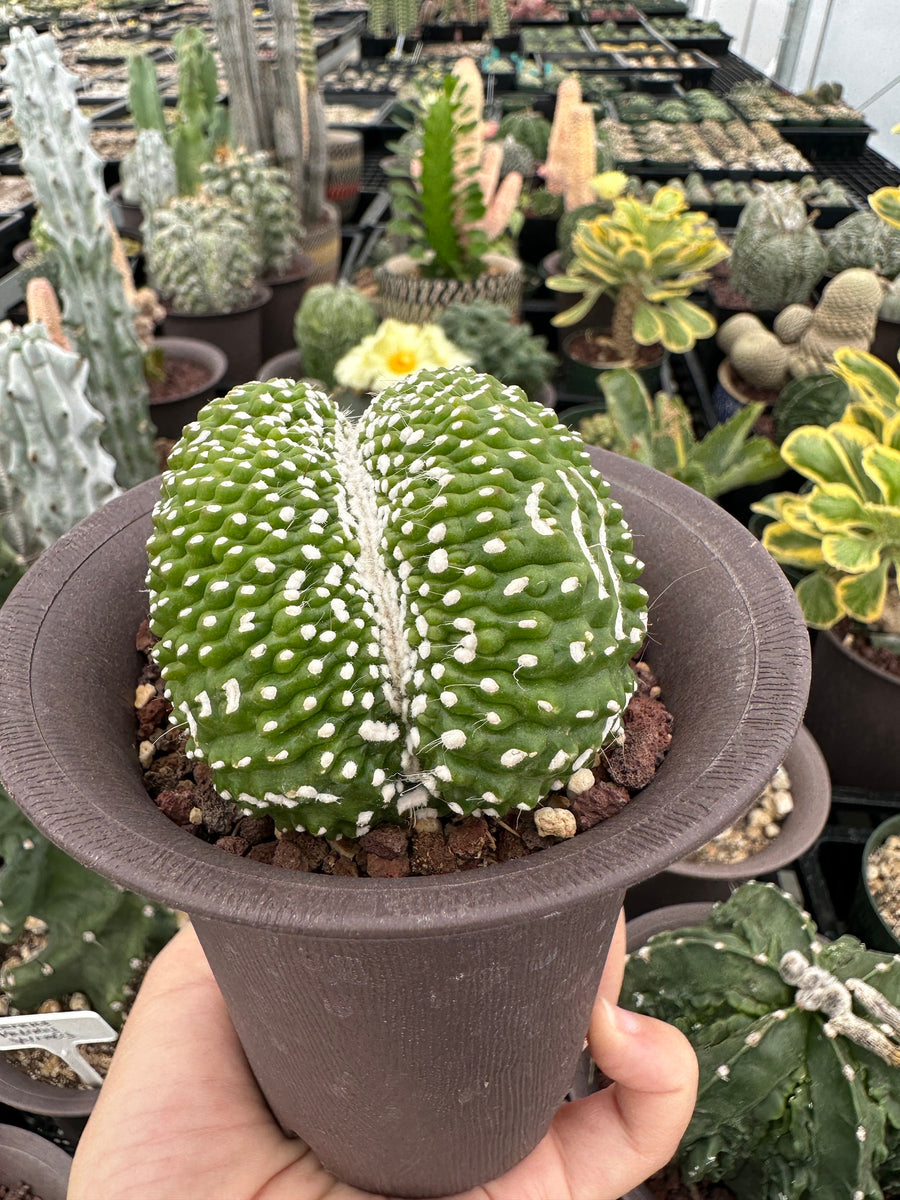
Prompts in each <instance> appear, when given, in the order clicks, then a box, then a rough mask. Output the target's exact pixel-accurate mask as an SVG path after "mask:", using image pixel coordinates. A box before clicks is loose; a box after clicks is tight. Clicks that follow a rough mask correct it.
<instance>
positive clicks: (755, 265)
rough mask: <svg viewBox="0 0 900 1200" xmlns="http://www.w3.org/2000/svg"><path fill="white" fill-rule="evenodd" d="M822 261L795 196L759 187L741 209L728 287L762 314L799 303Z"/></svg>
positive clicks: (822, 266) (823, 256)
mask: <svg viewBox="0 0 900 1200" xmlns="http://www.w3.org/2000/svg"><path fill="white" fill-rule="evenodd" d="M826 261H827V254H826V251H825V248H824V246H823V245H822V242H821V239H820V238H819V235H818V233H817V232H816V231H815V229H814V228H813V227H812V225H811V224H810V221H809V217H808V215H807V212H806V205H805V203H804V202H803V200H802V199H801V198H800V197H799V196H798V195H796V193H795V192H793V191H780V190H779V189H777V188H774V187H764V188H763V189H762V190H761V191H760V192H759V193H758V194H757V195H755V196H754V197H753V198H752V199H751V200H749V201H748V202H747V204H746V205H745V206H744V210H743V212H742V213H741V216H740V219H739V220H738V225H737V229H736V230H735V235H734V242H733V244H732V255H731V283H732V286H733V287H734V289H735V290H736V291H738V292H740V294H741V295H742V296H743V297H744V299H745V300H748V301H749V302H750V303H751V304H753V305H755V306H756V307H758V308H761V309H781V308H784V307H786V306H787V305H788V304H802V303H803V301H804V300H806V299H807V298H808V297H809V294H810V292H811V291H812V289H813V285H814V284H815V283H816V282H817V281H818V279H819V278H820V277H821V275H822V272H823V271H824V270H825V265H826Z"/></svg>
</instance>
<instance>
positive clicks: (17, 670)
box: [0, 450, 809, 1197]
mask: <svg viewBox="0 0 900 1200" xmlns="http://www.w3.org/2000/svg"><path fill="white" fill-rule="evenodd" d="M591 456H592V458H593V460H594V462H595V464H596V465H597V466H598V467H599V469H600V470H601V471H602V472H603V473H604V474H605V476H606V477H607V479H608V480H609V482H610V484H611V486H612V490H613V495H614V496H615V498H616V499H617V500H618V501H619V502H620V503H621V504H622V505H623V507H624V509H625V512H626V514H627V516H628V519H629V522H630V524H631V525H632V528H633V529H634V530H635V540H636V545H637V546H638V548H639V552H640V554H641V556H642V558H643V559H645V560H646V562H647V564H648V565H647V568H646V570H645V572H644V576H643V579H642V582H643V584H644V586H645V587H646V588H647V591H648V593H649V595H650V597H651V603H652V610H651V611H652V623H651V641H650V647H651V650H650V658H651V661H652V663H653V666H654V669H655V670H656V671H657V672H658V673H659V675H660V677H661V679H662V680H663V681H664V687H665V697H666V702H667V704H668V705H669V707H670V709H671V711H672V712H673V714H674V717H675V723H676V731H677V732H676V736H675V740H674V742H673V745H672V748H671V751H670V753H669V755H668V756H667V758H666V761H665V762H664V764H663V766H662V768H661V769H660V771H659V772H658V774H657V776H656V777H655V778H654V780H653V781H652V782H651V783H650V785H649V786H648V787H647V788H646V789H645V790H644V791H643V792H642V793H641V795H639V796H638V797H636V798H635V800H634V801H633V802H632V803H631V804H629V805H628V806H627V807H626V808H625V809H624V810H623V811H622V812H621V813H619V814H618V815H617V816H615V817H613V818H612V819H611V820H609V821H607V822H605V823H603V824H601V825H600V826H598V827H596V828H595V829H592V830H590V831H588V832H587V833H584V834H581V835H580V836H578V837H575V838H573V839H571V840H570V841H568V842H565V843H561V844H559V845H557V846H554V847H553V848H551V849H548V850H544V851H542V852H541V853H539V854H535V855H531V856H529V857H528V858H525V859H519V860H516V861H513V862H508V863H504V864H502V865H499V866H496V867H492V868H491V869H489V870H484V871H468V872H463V873H457V874H453V875H445V876H439V877H430V878H410V879H401V880H383V879H344V878H335V877H331V876H320V875H314V874H301V873H299V872H283V871H278V870H273V869H272V868H271V867H270V866H266V865H265V864H262V863H257V862H253V861H251V860H248V859H244V858H236V857H234V856H232V855H227V854H223V853H222V852H221V851H219V850H217V849H216V848H215V847H213V846H210V845H207V844H206V843H203V842H200V841H198V840H195V839H194V838H191V837H189V836H188V835H187V834H185V833H184V831H183V830H180V829H179V828H178V827H177V826H175V825H174V824H172V823H171V822H170V821H168V820H167V819H166V817H164V816H163V815H162V813H161V812H160V811H159V810H158V809H157V808H156V807H155V805H154V804H153V803H152V801H151V800H150V799H149V797H148V796H147V793H146V791H145V789H144V787H143V783H142V778H141V773H140V769H139V766H138V763H137V756H136V752H135V748H134V714H133V711H132V696H133V693H134V681H135V678H136V675H137V671H138V662H137V656H136V653H135V649H134V638H135V631H136V629H137V627H138V624H139V623H140V621H141V620H142V618H143V617H144V616H145V615H146V611H147V610H146V599H147V598H146V592H145V590H144V576H145V572H146V553H145V540H146V538H147V535H148V532H149V529H150V510H151V507H152V505H153V503H154V501H155V499H156V497H157V495H158V483H157V482H155V481H152V480H151V481H148V482H147V483H145V484H142V485H140V486H139V487H137V488H134V489H133V490H132V491H130V492H128V493H127V494H126V495H124V496H122V497H120V498H119V499H117V500H114V501H112V502H111V503H109V504H107V505H105V506H104V507H103V508H102V509H100V510H99V511H98V512H97V513H95V514H94V515H93V516H92V517H90V518H88V520H86V521H85V522H83V523H82V524H81V525H79V526H78V527H77V528H76V529H75V530H73V531H72V532H71V533H69V534H67V535H66V536H65V537H63V538H61V539H60V540H59V541H58V542H57V543H56V544H55V545H54V546H53V547H52V548H51V550H49V551H48V552H47V553H46V554H45V555H44V556H43V557H42V558H41V559H40V560H39V562H38V563H37V564H36V565H35V566H34V567H32V568H31V570H30V571H29V572H28V574H27V575H26V576H25V578H24V580H23V581H22V582H21V583H20V584H19V586H18V587H17V588H16V589H15V591H14V592H13V594H12V596H11V597H10V598H9V600H7V602H6V603H5V604H4V606H3V608H2V610H0V662H2V663H3V664H4V668H3V672H2V674H0V777H2V780H3V783H4V785H5V786H6V787H7V788H8V789H9V791H10V792H11V794H12V795H13V796H14V797H15V799H16V801H17V803H19V804H20V805H21V806H22V807H23V809H24V810H25V811H26V812H27V813H28V815H29V817H30V819H31V820H32V821H33V822H34V823H35V824H36V825H37V826H38V827H39V828H40V829H42V830H43V832H44V833H46V834H47V836H49V837H50V838H52V839H53V840H54V841H56V842H57V843H59V844H60V845H61V846H62V847H63V848H64V849H65V850H66V851H67V853H69V854H71V855H73V856H74V857H75V858H78V859H80V860H81V861H83V862H85V863H86V864H87V865H89V866H90V867H91V868H92V869H93V870H96V871H100V872H101V873H103V874H105V875H107V876H108V877H110V878H112V879H114V880H115V881H117V882H119V883H121V884H123V885H125V886H127V887H129V888H131V889H133V890H135V891H137V892H138V893H140V894H142V895H146V896H148V897H151V898H153V899H156V900H159V901H162V902H164V903H167V904H170V905H172V906H173V907H176V908H179V909H183V910H185V911H187V912H188V913H190V914H191V916H192V918H193V920H194V924H195V927H196V929H197V932H198V935H199V937H200V940H201V942H202V944H203V947H204V950H205V952H206V954H207V957H208V959H209V961H210V964H211V966H212V969H213V971H214V972H215V975H216V978H217V980H218V982H219V985H220V987H221V989H222V991H223V994H224V996H225V999H226V1002H227V1004H228V1007H229V1011H230V1013H231V1016H232V1019H233V1021H234V1024H235V1027H236V1029H237V1032H238V1035H239V1037H240V1040H241V1042H242V1044H243V1047H244V1050H245V1053H246V1055H247V1059H248V1062H249V1063H250V1065H251V1068H252V1069H253V1071H254V1074H255V1075H256V1077H257V1079H258V1081H259V1083H260V1086H261V1088H262V1090H263V1092H264V1094H265V1096H266V1099H267V1100H268V1102H269V1104H270V1106H271V1108H272V1111H273V1112H274V1113H275V1115H276V1116H277V1118H278V1119H279V1121H280V1122H281V1124H282V1125H283V1127H284V1128H286V1129H288V1130H293V1131H296V1132H297V1133H298V1134H299V1135H300V1136H301V1137H302V1138H303V1139H304V1140H305V1141H306V1142H307V1143H308V1144H309V1145H310V1146H311V1147H312V1149H313V1151H314V1152H315V1153H316V1154H317V1155H318V1156H319V1157H320V1158H321V1159H322V1161H323V1162H324V1163H325V1165H326V1166H327V1167H328V1169H329V1170H331V1171H333V1172H334V1173H335V1174H336V1175H337V1176H338V1177H339V1178H341V1179H343V1180H345V1181H347V1182H348V1183H351V1184H354V1185H356V1186H358V1187H362V1188H364V1189H366V1190H369V1191H374V1192H379V1193H386V1194H388V1195H391V1196H419V1197H421V1196H443V1195H447V1194H448V1193H454V1192H457V1191H460V1190H462V1189H465V1188H468V1187H470V1186H472V1185H473V1184H476V1183H478V1182H483V1181H484V1180H488V1179H491V1178H493V1177H495V1176H496V1175H498V1174H500V1173H501V1172H503V1171H505V1170H507V1169H508V1168H509V1167H511V1166H512V1165H513V1164H514V1163H516V1162H518V1161H519V1160H520V1159H521V1158H522V1157H524V1155H526V1154H527V1153H528V1152H529V1151H530V1150H531V1149H532V1148H533V1147H534V1146H535V1144H536V1143H537V1142H538V1141H539V1139H540V1138H541V1137H542V1136H543V1134H544V1132H545V1130H546V1128H547V1126H548V1124H549V1121H550V1119H551V1117H552V1114H553V1112H554V1110H555V1109H556V1107H557V1106H558V1105H559V1103H560V1102H561V1100H562V1099H563V1097H564V1096H565V1095H566V1093H567V1091H568V1090H569V1087H570V1084H571V1080H572V1078H573V1075H574V1072H575V1067H576V1064H577V1062H578V1059H579V1055H580V1052H581V1048H582V1045H583V1040H584V1031H585V1029H586V1028H587V1024H588V1020H589V1016H590V1012H591V1007H592V1004H593V1001H594V997H595V994H596V988H597V984H598V981H599V978H600V975H601V973H602V969H603V963H604V960H605V957H606V952H607V949H608V945H609V940H610V937H611V934H612V930H613V927H614V924H615V919H616V915H617V912H618V910H619V907H620V905H621V903H622V899H623V896H624V893H625V890H626V888H628V887H629V886H631V885H633V884H634V883H636V882H637V881H638V880H639V879H642V878H645V877H646V876H647V875H648V874H656V873H658V872H659V871H660V870H662V869H663V868H664V867H665V866H666V865H668V864H669V863H670V862H672V861H673V860H675V859H678V858H683V857H684V856H685V855H687V854H688V853H690V852H691V851H692V850H694V849H696V848H697V847H698V846H700V845H702V844H703V843H704V842H706V841H708V840H709V838H710V837H712V836H713V835H714V834H715V833H716V832H718V831H719V830H720V829H722V828H724V827H725V826H726V825H728V824H730V823H731V822H732V821H733V820H734V819H735V818H736V817H737V816H738V815H739V814H740V813H742V812H744V811H746V809H747V807H748V806H749V804H750V803H751V802H752V800H753V798H754V797H755V796H756V795H758V794H759V792H760V790H761V789H762V787H763V786H764V784H765V782H766V780H767V779H769V778H770V777H771V775H772V773H773V771H774V770H775V768H776V767H777V766H778V764H779V763H780V762H781V761H782V760H783V758H784V756H785V754H786V753H787V750H788V748H789V746H790V744H791V742H792V741H793V739H794V735H795V733H796V730H797V728H798V726H799V723H800V719H801V715H802V709H803V704H804V700H805V695H806V688H807V683H808V673H809V643H808V638H807V635H806V629H805V626H804V624H803V619H802V615H801V613H800V610H799V606H798V605H797V602H796V599H795V597H794V595H793V592H792V591H791V589H790V587H789V585H788V584H787V582H786V580H785V578H784V575H783V574H782V572H781V570H780V568H779V567H778V566H777V565H776V564H775V562H774V560H773V559H772V558H771V556H770V555H768V554H767V553H766V552H765V551H764V550H763V549H762V548H761V546H760V545H759V543H758V542H757V541H756V539H755V538H753V537H752V536H751V535H750V534H749V533H748V532H747V531H746V530H745V529H743V528H742V527H741V526H740V525H738V524H737V522H735V521H733V520H732V518H730V517H729V516H727V514H725V513H723V512H722V510H721V509H720V508H718V507H717V506H716V505H715V504H713V503H712V502H711V501H709V500H707V499H705V498H704V497H703V496H701V495H700V494H699V493H697V492H695V491H692V490H691V489H690V488H687V487H685V486H684V485H682V484H680V483H677V482H676V481H674V480H672V479H669V478H668V477H667V476H664V475H661V474H659V473H658V472H656V471H653V470H651V469H650V468H648V467H645V466H643V465H642V464H639V463H636V462H632V461H630V460H628V459H625V458H620V457H618V456H616V455H612V454H608V453H604V452H603V451H599V450H593V451H591ZM73 630H77V632H78V636H77V637H73ZM76 675H77V677H78V678H79V680H80V681H81V684H82V687H83V690H84V691H85V692H86V693H87V694H89V695H90V696H91V697H92V703H91V704H90V705H82V706H79V707H77V708H76V709H75V710H73V708H72V704H71V679H72V678H73V677H74V676H76ZM101 821H102V823H103V827H104V828H106V829H107V830H108V831H110V835H109V836H108V837H104V838H103V839H102V841H101V842H98V839H97V837H96V828H97V823H98V822H101ZM113 831H114V833H115V836H113ZM461 1147H464V1152H461V1150H460V1148H461Z"/></svg>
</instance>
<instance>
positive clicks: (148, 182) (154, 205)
mask: <svg viewBox="0 0 900 1200" xmlns="http://www.w3.org/2000/svg"><path fill="white" fill-rule="evenodd" d="M119 180H120V182H121V184H122V199H123V200H125V201H127V202H128V203H129V204H138V205H140V207H141V210H142V212H143V216H142V218H141V233H142V234H143V238H144V241H145V242H147V244H148V245H149V243H150V242H151V241H152V240H153V228H154V218H155V215H156V212H157V210H158V209H161V208H164V207H165V206H166V205H167V204H168V203H169V201H170V200H171V199H172V198H173V197H174V196H175V195H176V194H177V192H178V184H177V179H176V173H175V158H174V156H173V154H172V151H171V149H170V147H169V143H168V142H167V141H166V139H165V138H164V137H163V135H162V134H161V133H160V132H159V131H158V130H157V129H142V130H140V132H139V133H138V135H137V141H136V142H135V144H134V146H132V148H131V149H130V150H129V151H128V153H127V154H126V155H125V157H124V158H123V159H122V162H121V164H120V166H119Z"/></svg>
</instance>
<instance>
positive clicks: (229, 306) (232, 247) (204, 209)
mask: <svg viewBox="0 0 900 1200" xmlns="http://www.w3.org/2000/svg"><path fill="white" fill-rule="evenodd" d="M147 265H148V268H149V271H150V276H151V278H152V280H153V284H154V287H155V288H156V290H157V291H158V292H159V294H160V296H162V297H163V299H164V300H165V301H166V302H167V303H168V304H169V306H170V307H171V308H172V309H174V310H175V311H176V312H179V313H188V314H191V315H198V314H202V313H223V312H235V311H237V310H238V309H240V308H244V307H246V306H247V305H248V304H250V303H251V301H252V300H253V297H254V295H255V294H256V292H257V289H258V286H259V284H258V281H259V272H260V267H261V264H260V258H259V248H258V243H257V242H256V241H255V240H253V239H250V238H248V236H247V227H246V224H245V222H244V220H243V219H242V217H241V216H240V215H239V214H238V213H235V212H234V211H233V209H232V208H231V206H230V205H229V204H228V203H227V202H226V201H224V200H217V199H215V198H213V197H211V196H208V195H205V194H204V193H202V192H201V193H198V195H196V196H180V197H177V198H176V199H175V200H173V201H172V202H171V204H169V205H168V206H167V207H166V208H164V209H161V210H160V211H159V212H157V213H156V214H155V218H154V230H153V240H152V241H151V242H150V244H149V245H148V246H147Z"/></svg>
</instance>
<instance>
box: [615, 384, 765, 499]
mask: <svg viewBox="0 0 900 1200" xmlns="http://www.w3.org/2000/svg"><path fill="white" fill-rule="evenodd" d="M600 387H601V389H602V391H603V396H604V398H605V400H606V411H607V414H608V416H609V419H610V425H611V431H610V432H611V435H612V436H611V438H610V440H609V441H608V442H607V443H606V445H607V447H608V449H610V450H614V451H615V452H616V453H617V454H624V455H626V456H627V457H628V458H635V459H637V460H638V461H639V462H644V463H647V465H648V466H651V467H655V468H656V470H657V471H662V472H663V473H664V474H665V475H671V476H672V477H673V478H674V479H680V480H681V482H682V483H686V484H687V485H688V486H689V487H692V488H695V489H696V490H697V491H698V492H702V493H703V495H704V496H709V497H710V498H711V499H715V498H716V497H717V496H720V495H722V493H723V492H730V491H733V490H734V489H735V488H739V487H746V486H747V485H748V484H751V483H763V482H764V481H765V480H767V479H774V478H775V476H776V475H781V474H782V473H783V472H784V463H783V462H782V461H781V455H780V454H779V453H778V448H777V447H776V446H775V445H774V444H773V443H772V442H770V441H769V439H768V438H765V437H753V436H752V432H753V426H754V425H755V424H756V422H757V420H758V419H759V416H760V414H761V413H762V411H763V405H762V404H747V405H745V406H744V407H743V408H742V409H741V411H740V412H738V413H735V415H734V416H733V417H730V418H729V419H728V420H727V421H725V422H723V423H722V424H721V425H717V426H716V427H715V429H713V430H711V431H710V432H709V433H707V434H706V436H705V437H703V438H701V439H700V440H699V441H698V440H697V438H696V437H695V435H694V429H693V425H692V423H691V415H690V413H689V412H688V410H687V407H686V405H685V404H684V402H683V401H682V400H680V399H679V398H678V396H672V395H669V394H668V393H667V392H658V393H657V395H656V397H655V399H651V397H650V394H649V392H648V391H647V389H646V387H645V386H644V384H643V381H642V380H641V378H640V376H639V375H637V374H635V372H634V371H626V370H622V369H621V368H617V369H616V370H613V371H604V372H603V374H602V375H601V377H600Z"/></svg>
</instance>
